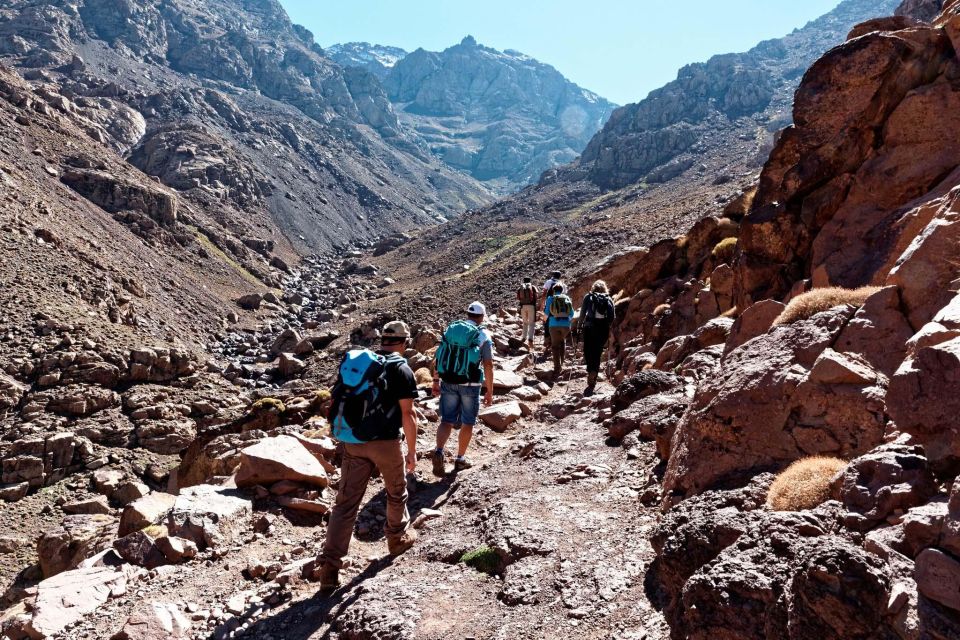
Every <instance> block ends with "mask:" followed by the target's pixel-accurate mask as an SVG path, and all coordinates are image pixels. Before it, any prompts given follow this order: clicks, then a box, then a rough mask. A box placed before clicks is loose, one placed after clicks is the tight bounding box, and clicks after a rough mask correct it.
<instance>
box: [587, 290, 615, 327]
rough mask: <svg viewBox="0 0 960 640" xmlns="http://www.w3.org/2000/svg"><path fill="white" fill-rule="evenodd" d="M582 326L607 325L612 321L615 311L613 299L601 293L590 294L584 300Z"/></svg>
mask: <svg viewBox="0 0 960 640" xmlns="http://www.w3.org/2000/svg"><path fill="white" fill-rule="evenodd" d="M583 306H584V313H583V316H584V326H588V327H589V326H593V325H596V324H601V325H602V324H609V323H610V322H612V321H613V317H614V313H615V309H614V305H613V299H612V298H611V297H610V296H608V295H605V294H602V293H591V294H589V295H588V296H587V298H586V300H584V304H583Z"/></svg>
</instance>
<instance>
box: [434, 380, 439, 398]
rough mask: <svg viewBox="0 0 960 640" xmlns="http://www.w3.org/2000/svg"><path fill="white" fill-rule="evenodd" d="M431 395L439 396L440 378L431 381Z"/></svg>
mask: <svg viewBox="0 0 960 640" xmlns="http://www.w3.org/2000/svg"><path fill="white" fill-rule="evenodd" d="M433 397H434V398H439V397H440V380H439V379H437V380H434V381H433Z"/></svg>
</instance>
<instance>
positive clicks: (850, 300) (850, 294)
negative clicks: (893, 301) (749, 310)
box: [773, 287, 880, 327]
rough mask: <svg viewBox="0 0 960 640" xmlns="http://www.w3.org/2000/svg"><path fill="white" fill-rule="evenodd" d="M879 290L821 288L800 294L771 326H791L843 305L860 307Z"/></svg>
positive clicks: (865, 288)
mask: <svg viewBox="0 0 960 640" xmlns="http://www.w3.org/2000/svg"><path fill="white" fill-rule="evenodd" d="M879 290H880V287H860V288H859V289H844V288H843V287H823V288H820V289H811V290H810V291H807V292H806V293H801V294H800V295H798V296H797V297H796V298H794V299H793V300H791V301H790V302H789V303H788V304H787V308H786V309H784V310H783V313H781V314H780V315H779V317H777V319H776V320H774V321H773V326H775V327H777V326H780V325H784V324H793V323H794V322H797V321H799V320H806V319H808V318H812V317H813V316H815V315H816V314H818V313H820V312H821V311H826V310H827V309H833V308H834V307H839V306H840V305H844V304H852V305H853V306H855V307H862V306H863V303H864V302H866V301H867V298H869V297H870V296H872V295H873V294H874V293H876V292H877V291H879Z"/></svg>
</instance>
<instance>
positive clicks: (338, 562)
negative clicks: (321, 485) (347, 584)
mask: <svg viewBox="0 0 960 640" xmlns="http://www.w3.org/2000/svg"><path fill="white" fill-rule="evenodd" d="M409 339H410V329H409V328H408V327H407V325H406V323H404V322H400V321H394V322H389V323H387V324H386V325H385V326H384V327H383V330H382V332H381V336H380V340H381V342H380V350H379V351H377V352H376V353H374V352H373V351H370V350H369V349H354V350H350V351H348V352H347V353H346V354H344V357H343V360H342V362H341V364H340V370H339V374H338V376H337V383H336V384H335V385H334V387H333V391H332V394H331V395H332V402H331V406H330V413H329V419H330V425H331V427H332V430H333V435H334V437H335V438H337V439H338V440H339V441H340V442H341V443H343V462H342V464H341V465H340V483H339V485H338V486H337V499H336V502H335V503H334V505H333V509H332V511H331V514H330V523H329V525H328V526H327V538H326V540H325V541H324V544H323V552H322V554H321V555H320V558H319V561H318V564H319V570H320V575H319V578H320V590H321V591H333V590H334V589H336V588H337V587H338V586H339V585H340V581H339V572H340V569H341V568H342V566H343V557H344V556H346V555H347V550H348V549H349V547H350V538H351V536H352V535H353V526H354V524H355V522H356V520H357V512H358V511H359V509H360V502H361V501H362V500H363V495H364V493H366V490H367V483H368V482H369V480H370V477H371V476H372V475H373V472H374V469H378V470H379V471H380V474H381V475H382V476H383V488H384V490H385V491H386V494H387V523H386V527H385V530H384V532H385V534H386V536H387V548H388V550H389V551H390V555H399V554H401V553H403V552H404V551H406V550H407V549H409V548H410V547H411V546H413V543H414V542H415V541H416V539H417V534H416V532H415V531H414V530H413V529H412V528H410V514H409V513H408V511H407V473H413V471H414V470H415V469H416V466H417V416H416V411H415V410H414V406H413V401H414V399H415V398H416V397H417V381H416V378H415V377H414V375H413V371H411V369H410V366H409V365H408V364H407V361H406V359H405V358H404V357H403V355H402V354H403V352H404V351H405V350H406V347H407V342H408V340H409ZM401 431H402V433H403V436H404V438H405V439H406V441H407V455H406V458H404V455H403V449H402V447H401V444H400V440H401V436H400V434H401Z"/></svg>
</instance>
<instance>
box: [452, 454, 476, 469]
mask: <svg viewBox="0 0 960 640" xmlns="http://www.w3.org/2000/svg"><path fill="white" fill-rule="evenodd" d="M472 466H473V461H471V460H470V458H467V457H463V458H457V459H456V461H455V462H454V463H453V470H454V471H463V470H464V469H469V468H471V467H472Z"/></svg>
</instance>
